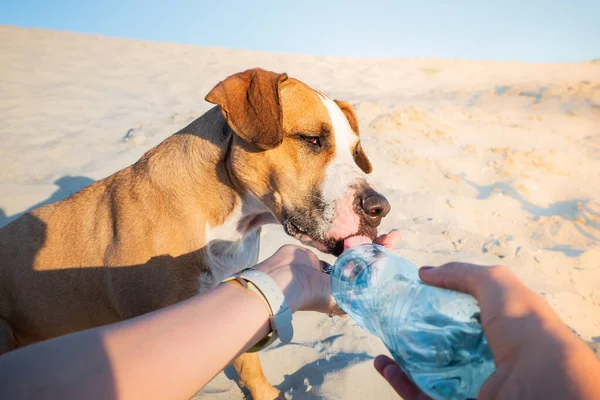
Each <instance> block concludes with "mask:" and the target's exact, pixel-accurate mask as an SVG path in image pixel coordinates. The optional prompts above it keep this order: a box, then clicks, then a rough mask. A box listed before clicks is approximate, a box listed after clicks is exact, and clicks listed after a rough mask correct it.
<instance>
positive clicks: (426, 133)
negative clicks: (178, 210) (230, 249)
mask: <svg viewBox="0 0 600 400" xmlns="http://www.w3.org/2000/svg"><path fill="white" fill-rule="evenodd" d="M0 37H2V38H3V39H4V40H2V41H0V54H2V57H0V93H2V96H1V97H0V120H1V121H2V124H0V140H1V141H0V225H4V224H6V223H7V222H8V221H10V220H11V219H13V218H15V217H16V216H18V215H19V214H20V213H21V212H23V211H25V210H28V209H30V208H32V207H37V206H39V205H41V204H45V203H48V202H52V201H56V200H59V199H61V198H64V197H67V196H68V195H70V194H71V193H73V192H74V191H76V190H78V189H79V188H81V187H83V186H86V185H88V184H89V183H91V182H92V181H94V180H97V179H100V178H102V177H105V176H107V175H109V174H111V173H113V172H115V171H116V170H118V169H120V168H122V167H125V166H127V165H129V164H131V163H133V162H134V161H135V160H137V158H138V157H140V155H141V154H143V153H144V152H145V151H146V150H147V149H149V148H150V147H152V146H154V145H156V144H158V143H159V142H160V141H162V140H163V139H164V138H165V137H167V136H168V135H170V134H171V133H174V132H176V131H177V130H179V129H180V128H181V127H183V126H185V125H186V124H187V123H188V122H189V121H191V120H192V119H194V118H196V117H197V116H199V115H201V114H202V113H203V112H205V111H206V110H207V109H209V107H210V105H209V104H208V103H205V102H204V101H203V98H204V95H205V94H206V93H207V92H208V90H210V89H211V88H212V87H213V86H214V85H215V83H216V82H218V81H219V80H221V79H222V78H224V77H226V76H227V75H229V74H231V73H234V72H238V71H241V70H244V69H247V68H251V67H257V66H259V67H263V68H266V69H270V70H274V71H281V72H283V71H285V72H288V73H289V74H290V75H291V76H294V77H296V78H299V79H301V80H303V81H305V82H306V83H308V84H310V85H311V86H313V87H315V88H318V89H320V90H322V91H324V92H325V93H327V94H328V95H330V96H332V97H335V98H339V99H344V100H348V101H350V102H351V103H352V104H353V105H354V107H355V108H356V111H357V114H358V117H359V120H360V124H361V129H362V135H363V143H364V147H365V149H366V151H367V153H368V154H369V155H371V158H372V161H373V163H374V168H375V170H374V173H373V179H374V181H375V182H376V184H377V185H378V186H379V188H380V189H381V190H382V191H383V192H384V193H385V194H386V195H387V196H388V198H389V199H390V202H391V204H392V212H391V213H390V215H389V217H388V218H387V219H386V220H385V222H384V224H383V228H382V229H389V228H393V227H395V228H399V229H401V230H402V231H403V233H404V240H403V242H402V243H401V245H400V246H399V247H398V249H397V252H398V253H399V254H401V255H403V256H406V257H408V258H410V259H412V260H414V261H415V262H416V263H418V264H428V265H436V264H441V263H444V262H448V261H450V260H463V261H471V262H479V263H485V264H498V263H502V264H506V265H508V266H510V267H511V268H512V269H513V270H514V271H515V272H516V273H517V274H518V275H519V276H520V277H522V278H523V279H524V280H525V281H526V282H527V284H528V285H529V286H530V287H532V288H533V289H535V290H536V291H538V292H539V293H541V294H542V296H544V298H545V299H546V300H547V301H548V302H549V303H550V304H551V305H552V306H553V307H554V308H555V309H556V310H557V311H558V313H559V314H560V315H561V317H562V318H564V320H565V321H566V322H567V323H568V324H569V325H570V326H571V327H572V328H573V329H574V330H576V331H577V332H578V333H579V334H580V335H581V336H582V337H583V338H584V339H586V340H589V341H596V342H600V189H599V188H598V182H600V64H598V63H592V62H589V63H576V64H547V65H546V64H527V63H517V62H481V61H452V60H436V59H352V58H328V57H312V56H302V55H286V54H270V53H260V52H248V51H238V50H235V51H234V50H227V49H221V48H207V47H197V46H190V45H178V44H168V43H153V42H144V41H134V40H127V39H114V38H106V37H101V36H94V35H80V34H74V33H67V32H56V31H48V30H41V29H21V28H16V27H10V26H0ZM291 242H293V240H291V239H290V238H288V237H286V236H285V235H284V234H283V231H282V230H281V228H279V227H276V226H271V227H268V228H267V229H266V230H265V237H264V239H263V243H264V245H263V249H262V251H261V255H262V257H265V256H268V255H269V254H271V253H272V252H273V251H274V250H275V249H276V248H277V247H278V246H280V245H281V244H283V243H291ZM326 258H329V257H326ZM329 259H330V258H329ZM295 329H296V336H295V338H294V343H293V344H291V345H288V346H284V347H281V346H279V345H275V346H273V347H272V348H270V349H268V350H267V351H265V352H264V353H263V355H262V359H263V361H264V368H265V372H266V375H267V377H268V378H269V380H270V381H271V382H272V383H274V384H276V385H277V386H278V387H279V388H281V389H282V390H284V391H286V392H287V396H288V397H291V398H294V399H309V398H310V399H312V398H324V399H334V398H344V399H368V398H372V399H381V398H394V396H392V392H391V390H390V389H389V388H388V387H387V385H385V384H383V381H382V380H381V379H380V378H379V377H378V376H377V374H376V372H375V371H374V369H373V368H372V366H371V359H372V357H373V356H375V355H376V354H378V353H380V352H384V348H383V346H382V345H381V344H380V343H379V341H378V340H376V339H374V338H373V337H371V336H369V335H368V334H367V333H365V332H364V331H362V330H361V329H360V328H358V327H357V326H356V325H355V324H354V323H353V322H352V321H350V320H348V319H339V318H334V319H329V318H327V317H322V316H320V315H317V314H313V313H305V314H298V315H297V316H296V317H295ZM232 376H233V373H232V370H231V369H227V370H226V371H225V372H224V373H223V374H221V375H219V376H218V377H217V378H216V379H215V380H214V381H213V382H212V383H211V384H210V385H209V386H208V387H207V388H205V389H204V391H203V392H202V393H201V394H200V395H199V398H211V399H212V398H215V399H229V398H233V399H235V398H241V397H242V391H241V390H240V388H238V387H237V385H236V383H235V381H234V380H232V379H231V378H232Z"/></svg>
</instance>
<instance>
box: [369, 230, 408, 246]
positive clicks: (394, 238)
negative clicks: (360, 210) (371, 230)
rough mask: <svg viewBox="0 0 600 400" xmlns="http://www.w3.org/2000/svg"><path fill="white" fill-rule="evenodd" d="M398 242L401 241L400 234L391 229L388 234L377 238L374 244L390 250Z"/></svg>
mask: <svg viewBox="0 0 600 400" xmlns="http://www.w3.org/2000/svg"><path fill="white" fill-rule="evenodd" d="M400 240H402V233H400V231H398V230H396V229H393V230H391V231H390V233H387V234H384V235H381V236H379V237H378V238H377V240H375V243H377V244H380V245H382V246H383V247H385V248H386V249H389V250H392V249H393V248H394V247H396V244H397V243H398V242H399V241H400Z"/></svg>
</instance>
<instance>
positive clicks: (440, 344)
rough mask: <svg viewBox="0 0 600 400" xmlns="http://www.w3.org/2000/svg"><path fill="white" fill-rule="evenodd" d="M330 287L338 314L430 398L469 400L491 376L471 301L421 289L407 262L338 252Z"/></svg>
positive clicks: (381, 254)
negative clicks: (379, 345) (378, 344)
mask: <svg viewBox="0 0 600 400" xmlns="http://www.w3.org/2000/svg"><path fill="white" fill-rule="evenodd" d="M331 288H332V291H333V295H334V297H335V299H336V301H337V303H338V305H339V306H340V308H341V309H342V310H344V311H345V312H346V313H347V314H348V315H350V316H351V317H352V318H353V319H354V320H355V321H356V322H357V323H358V325H360V326H361V327H362V328H364V329H366V330H368V331H369V332H371V333H372V334H374V335H376V336H378V337H379V338H380V339H381V340H382V341H383V343H384V344H385V345H386V347H387V348H388V350H389V351H390V353H391V354H392V356H393V357H394V360H395V361H396V362H397V363H398V365H400V367H401V368H402V370H403V371H404V372H405V373H406V374H407V375H408V376H409V377H410V378H411V379H412V380H413V381H414V382H415V383H416V384H417V386H419V387H420V388H421V390H423V392H425V393H426V394H427V395H429V396H430V397H432V398H434V399H468V398H475V397H477V393H478V392H479V388H480V387H481V385H482V384H483V382H484V381H485V380H486V379H487V378H488V377H489V376H490V375H491V374H492V372H494V370H495V366H494V358H493V356H492V353H491V350H490V348H489V346H488V343H487V340H486V338H485V336H484V334H483V329H482V327H481V323H480V320H479V311H480V310H479V306H478V304H477V302H476V300H475V299H474V298H473V297H472V296H469V295H467V294H464V293H459V292H455V291H451V290H446V289H440V288H436V287H433V286H429V285H426V284H424V283H423V282H421V280H420V279H419V277H418V269H417V267H416V266H415V265H414V264H413V263H412V262H410V261H408V260H406V259H404V258H402V257H399V256H397V255H395V254H393V253H392V252H390V251H388V250H387V249H385V248H384V247H382V246H379V245H375V244H363V245H360V246H356V247H352V248H350V249H349V250H347V251H345V252H344V253H343V254H342V255H341V256H340V257H339V258H338V260H337V261H336V263H335V265H334V266H333V270H332V273H331Z"/></svg>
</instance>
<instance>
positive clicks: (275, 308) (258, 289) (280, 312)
mask: <svg viewBox="0 0 600 400" xmlns="http://www.w3.org/2000/svg"><path fill="white" fill-rule="evenodd" d="M232 280H236V281H238V282H239V283H240V284H241V285H242V286H244V287H245V288H248V289H250V290H252V291H253V292H255V293H257V294H258V295H259V296H260V297H261V298H262V299H263V300H264V302H265V304H266V306H267V309H268V310H269V314H270V315H271V316H270V318H269V323H270V325H271V331H272V332H271V333H269V334H268V335H267V336H266V337H265V338H263V339H262V340H260V341H259V342H258V343H256V344H255V345H254V346H252V347H251V348H250V349H249V350H248V353H254V352H257V351H259V350H262V349H264V348H265V347H267V346H269V345H270V344H271V343H273V342H274V341H275V340H276V339H277V338H279V340H281V343H289V342H290V341H291V340H292V337H293V336H294V328H293V327H292V311H291V310H290V308H289V307H288V305H287V303H286V302H285V297H284V296H283V293H282V292H281V289H279V286H277V284H276V283H275V281H274V280H273V279H272V278H271V277H270V276H269V275H267V274H265V273H264V272H261V271H258V270H255V269H252V268H248V269H245V270H243V271H242V272H240V273H237V274H234V275H232V276H230V277H229V278H227V279H225V280H223V282H229V281H232Z"/></svg>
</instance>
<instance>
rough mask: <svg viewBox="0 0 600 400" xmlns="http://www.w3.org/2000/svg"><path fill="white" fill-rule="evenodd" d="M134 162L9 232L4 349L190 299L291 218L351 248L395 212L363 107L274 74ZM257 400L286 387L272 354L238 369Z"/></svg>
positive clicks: (1, 249)
mask: <svg viewBox="0 0 600 400" xmlns="http://www.w3.org/2000/svg"><path fill="white" fill-rule="evenodd" d="M206 100H207V101H208V102H211V103H214V104H217V105H218V107H214V108H212V109H211V110H209V111H208V112H206V113H205V114H204V115H202V116H201V117H200V118H198V119H197V120H195V121H194V122H192V123H191V124H190V125H189V126H187V127H186V128H184V129H183V130H181V131H180V132H178V133H176V134H174V135H172V136H171V137H169V138H168V139H166V140H165V141H164V142H163V143H161V144H160V145H158V146H157V147H155V148H153V149H151V150H150V151H148V152H147V153H146V154H145V155H144V156H143V157H142V158H141V159H140V160H139V161H138V162H136V163H135V164H134V165H132V166H130V167H128V168H125V169H123V170H121V171H119V172H117V173H115V174H114V175H112V176H109V177H108V178H105V179H103V180H100V181H98V182H96V183H94V184H92V185H91V186H89V187H87V188H85V189H83V190H81V191H80V192H78V193H76V194H74V195H73V196H71V197H69V198H68V199H65V200H63V201H60V202H58V203H54V204H50V205H47V206H44V207H41V208H39V209H37V210H35V211H32V212H30V213H28V214H25V215H24V216H22V217H21V218H19V219H18V220H16V221H13V222H12V223H11V224H9V225H7V226H6V227H4V228H3V229H2V230H0V354H2V353H5V352H7V351H10V350H12V349H15V348H17V347H21V346H26V345H28V344H30V343H34V342H37V341H40V340H44V339H48V338H52V337H56V336H59V335H64V334H66V333H69V332H74V331H78V330H83V329H88V328H92V327H96V326H99V325H103V324H109V323H113V322H117V321H120V320H123V319H126V318H131V317H135V316H138V315H141V314H144V313H146V312H149V311H153V310H156V309H159V308H161V307H165V306H168V305H170V304H173V303H175V302H178V301H181V300H184V299H186V298H189V297H191V296H193V295H195V294H197V293H198V292H203V291H206V290H208V289H210V288H212V287H214V286H215V285H217V284H218V283H219V282H220V281H221V280H222V279H224V278H225V277H227V276H228V275H230V274H232V273H234V272H237V271H239V270H241V269H244V268H247V267H250V266H252V265H253V264H255V263H256V261H257V257H258V250H259V235H260V227H261V225H263V224H266V223H281V224H282V225H283V227H284V229H285V231H286V232H287V233H288V234H289V235H291V236H293V237H295V238H297V239H299V240H300V241H301V242H302V243H304V244H307V245H310V246H313V247H315V248H317V249H319V250H322V251H325V252H329V253H333V254H338V253H340V251H341V249H342V245H343V239H344V238H347V237H348V236H352V235H356V234H361V235H365V236H369V237H371V238H373V239H374V238H375V237H376V227H377V226H378V224H379V222H380V221H381V219H382V218H383V217H384V216H385V215H386V214H387V213H388V211H389V209H390V206H389V204H388V202H387V201H386V199H385V198H384V197H383V196H382V195H380V194H379V193H377V192H376V191H375V190H374V189H373V188H372V186H371V185H370V184H369V183H368V181H367V179H366V174H368V173H370V172H371V169H372V167H371V163H370V162H369V160H368V159H367V156H366V155H365V153H364V152H363V150H362V148H361V146H360V141H359V135H358V125H357V119H356V116H355V114H354V111H353V109H352V107H351V106H350V105H349V104H347V103H345V102H341V101H334V100H331V99H330V98H328V97H327V96H325V95H324V94H322V93H320V92H318V91H316V90H313V89H311V88H310V87H308V86H307V85H306V84H304V83H302V82H300V81H298V80H296V79H293V78H288V76H287V75H286V74H276V73H273V72H268V71H264V70H261V69H252V70H248V71H245V72H241V73H238V74H235V75H232V76H230V77H228V78H227V79H225V80H224V81H222V82H220V83H219V84H218V85H217V86H216V87H215V88H214V89H213V90H212V91H211V92H210V93H209V94H208V95H207V96H206ZM234 364H235V366H236V368H237V370H238V372H239V375H240V380H241V383H242V384H245V385H246V386H247V387H248V388H249V390H250V391H251V393H252V395H253V397H254V398H255V399H272V398H274V397H276V396H277V394H278V392H277V390H276V389H274V388H273V387H272V386H271V385H269V384H268V382H267V381H266V379H265V377H264V375H263V373H262V369H261V367H260V363H259V361H258V356H257V355H256V354H246V355H243V356H242V357H240V358H239V359H238V360H236V362H235V363H234Z"/></svg>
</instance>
